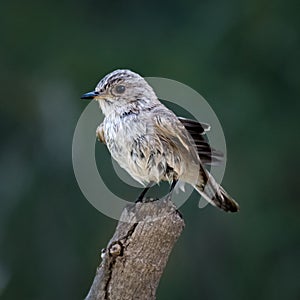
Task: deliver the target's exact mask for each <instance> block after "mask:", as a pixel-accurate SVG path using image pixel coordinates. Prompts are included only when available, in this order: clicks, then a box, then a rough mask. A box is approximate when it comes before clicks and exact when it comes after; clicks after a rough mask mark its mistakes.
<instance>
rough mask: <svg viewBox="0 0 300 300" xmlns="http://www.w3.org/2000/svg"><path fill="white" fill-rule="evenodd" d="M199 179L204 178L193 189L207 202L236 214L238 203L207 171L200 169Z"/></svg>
mask: <svg viewBox="0 0 300 300" xmlns="http://www.w3.org/2000/svg"><path fill="white" fill-rule="evenodd" d="M203 175H204V176H203ZM200 178H201V179H203V178H204V180H203V181H202V180H201V181H202V182H200V181H199V182H198V183H197V184H196V186H195V188H196V190H197V191H198V192H199V194H200V195H201V196H202V197H203V198H204V199H205V200H206V201H207V202H209V203H210V204H212V205H214V206H217V207H219V208H221V209H223V210H225V211H227V212H228V211H230V212H237V211H238V210H239V205H238V203H237V202H235V201H234V200H233V199H232V198H231V197H230V196H229V195H228V194H227V192H226V191H225V190H224V189H223V188H222V187H221V186H220V185H219V184H218V183H217V182H216V181H215V179H214V178H213V177H212V176H211V175H210V173H209V172H208V171H206V170H204V169H202V168H201V175H200V176H199V179H200Z"/></svg>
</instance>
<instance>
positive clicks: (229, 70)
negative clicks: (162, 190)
mask: <svg viewBox="0 0 300 300" xmlns="http://www.w3.org/2000/svg"><path fill="white" fill-rule="evenodd" d="M298 8H299V2H298V1H293V0H288V1H278V0H275V1H256V0H249V1H233V0H230V1H218V0H213V1H208V0H206V1H184V2H183V1H179V0H178V1H164V2H159V1H148V2H145V3H142V2H141V1H132V2H130V3H129V1H123V2H121V1H114V2H109V1H106V2H104V1H103V2H102V1H95V0H89V1H74V0H73V1H69V0H63V1H62V0H60V1H53V0H52V1H50V0H48V1H34V0H33V1H16V0H12V1H1V4H0V22H1V26H0V36H1V40H0V47H1V48H0V66H1V73H0V77H1V112H0V123H1V150H0V176H1V177H0V182H1V190H0V191H1V196H0V197H1V200H0V247H1V253H0V297H1V299H3V300H6V299H82V298H84V296H85V295H86V294H87V291H88V289H89V287H90V285H91V282H92V279H93V276H94V274H95V270H96V266H97V264H98V263H99V261H100V259H99V250H100V249H101V248H103V247H105V246H106V244H107V242H108V240H109V239H110V237H111V235H112V233H113V232H114V228H115V226H116V221H115V220H112V219H110V218H108V217H106V216H104V215H102V214H101V213H99V212H98V211H97V210H96V209H94V208H93V207H92V206H91V205H90V204H89V202H88V201H87V200H86V199H85V198H84V196H83V195H82V193H81V191H80V189H79V187H78V185H77V182H76V180H75V176H74V173H73V169H72V161H71V145H72V137H73V132H74V128H75V126H76V122H77V120H78V118H79V116H80V114H81V112H82V111H83V109H84V108H85V106H86V105H87V103H86V102H82V101H80V99H79V98H80V96H81V94H82V93H84V92H87V91H89V90H91V89H93V88H94V86H95V84H96V83H97V81H98V80H99V79H100V78H101V77H103V76H104V75H105V74H106V73H108V72H110V71H112V70H114V69H116V68H130V69H132V70H135V71H137V72H138V73H140V74H142V75H143V76H160V77H167V78H171V79H175V80H178V81H180V82H183V83H185V84H187V85H189V86H190V87H192V88H194V89H195V90H197V91H198V92H200V93H201V94H202V95H203V96H204V97H205V98H206V99H207V100H208V102H209V103H210V105H211V106H212V107H213V109H214V110H215V112H216V114H217V115H218V117H219V120H220V121H221V123H222V126H223V129H224V132H225V135H226V139H227V149H228V162H227V169H226V174H225V178H224V180H223V185H224V186H225V187H226V189H227V190H228V191H229V192H230V193H231V194H232V195H233V196H234V197H235V198H236V199H237V200H238V202H239V203H240V205H241V211H240V213H238V214H226V213H224V212H222V211H219V210H217V209H215V208H213V207H211V206H209V207H206V208H205V209H197V201H196V199H197V198H196V197H195V195H194V196H193V197H191V199H190V200H189V201H188V202H187V203H186V204H185V205H184V206H183V207H182V209H181V210H182V212H183V214H184V217H185V221H186V228H185V231H184V233H183V234H182V236H181V238H180V239H179V241H178V243H177V244H176V247H175V248H174V251H173V252H172V255H171V257H170V260H169V263H168V266H167V268H166V271H165V273H164V275H163V278H162V280H161V283H160V286H159V289H158V299H231V300H234V299H300V285H299V278H300V274H299V273H300V272H299V268H300V257H299V253H300V235H299V234H300V232H299V230H300V220H299V209H300V201H299V167H300V164H299V158H298V157H299V150H300V149H299V148H300V146H299V117H298V114H299V94H300V93H299V90H300V85H299V70H300V60H299V53H300V43H299V37H300V30H299V27H300V16H299V9H298ZM98 149H100V150H99V151H103V156H104V159H105V160H108V159H109V155H108V154H107V151H105V149H104V147H102V146H99V147H98ZM99 167H100V168H101V166H99Z"/></svg>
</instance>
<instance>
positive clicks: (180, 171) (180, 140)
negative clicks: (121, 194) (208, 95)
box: [82, 70, 239, 212]
mask: <svg viewBox="0 0 300 300" xmlns="http://www.w3.org/2000/svg"><path fill="white" fill-rule="evenodd" d="M82 98H83V99H95V100H96V101H98V102H99V105H100V108H101V110H102V112H103V113H104V115H105V119H104V121H103V123H102V124H101V125H100V126H99V127H98V128H97V133H96V134H97V136H98V138H99V140H101V141H102V142H105V143H106V145H107V147H108V149H109V151H110V153H111V155H112V157H113V158H114V159H115V160H116V161H117V162H118V163H119V165H120V166H121V167H122V168H124V169H125V170H126V171H127V172H128V173H129V174H130V175H131V176H132V177H133V178H134V179H135V180H137V181H138V182H140V183H142V184H144V185H145V186H147V185H149V184H150V183H153V182H154V183H159V182H160V181H164V180H166V181H169V182H172V181H173V182H174V183H176V182H177V180H178V179H180V180H182V181H184V182H187V183H189V184H191V185H193V186H194V187H195V189H196V190H197V191H198V192H199V193H200V194H201V195H202V196H203V197H204V198H205V199H206V200H207V201H208V202H209V203H211V204H212V205H214V206H217V207H219V208H221V209H223V210H225V211H232V212H235V211H238V209H239V206H238V204H237V203H236V202H235V201H234V200H233V199H232V198H231V197H230V196H229V195H228V194H227V193H226V192H225V190H224V189H223V188H222V187H221V186H220V185H219V184H218V183H217V182H216V181H215V180H214V178H213V177H212V176H211V175H210V173H209V172H208V171H207V170H206V169H205V167H204V165H212V164H220V163H221V162H222V157H223V155H222V153H221V152H220V151H217V150H215V149H212V148H211V147H210V145H209V144H208V142H207V140H206V138H205V133H206V131H208V130H209V129H210V126H209V125H208V124H204V123H199V122H197V121H193V120H189V119H185V118H178V117H177V116H176V115H175V114H174V113H173V112H172V111H171V110H169V109H168V108H167V107H165V106H164V105H163V104H162V103H161V102H160V101H159V100H158V98H157V96H156V94H155V93H154V91H153V89H152V88H151V87H150V85H149V84H148V83H147V82H146V81H145V80H144V79H143V78H142V77H141V76H140V75H138V74H136V73H134V72H132V71H129V70H116V71H114V72H112V73H110V74H108V75H106V76H105V77H104V78H103V79H102V80H101V81H100V82H99V83H98V85H97V86H96V88H95V91H93V92H90V93H87V94H85V95H83V96H82ZM173 187H174V184H172V188H173Z"/></svg>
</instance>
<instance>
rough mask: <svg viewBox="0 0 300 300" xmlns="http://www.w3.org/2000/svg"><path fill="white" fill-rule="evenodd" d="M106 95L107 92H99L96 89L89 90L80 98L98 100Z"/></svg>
mask: <svg viewBox="0 0 300 300" xmlns="http://www.w3.org/2000/svg"><path fill="white" fill-rule="evenodd" d="M105 96H106V95H105V93H99V92H96V91H93V92H89V93H86V94H83V95H82V96H81V97H80V99H84V100H93V99H94V100H98V99H101V98H104V97H105Z"/></svg>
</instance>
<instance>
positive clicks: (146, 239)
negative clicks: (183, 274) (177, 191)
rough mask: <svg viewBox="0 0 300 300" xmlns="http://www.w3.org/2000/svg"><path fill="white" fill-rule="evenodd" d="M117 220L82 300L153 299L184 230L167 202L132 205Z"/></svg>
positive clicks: (159, 201) (181, 221)
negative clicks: (89, 287) (171, 254)
mask: <svg viewBox="0 0 300 300" xmlns="http://www.w3.org/2000/svg"><path fill="white" fill-rule="evenodd" d="M148 201H149V200H148ZM120 220H121V221H119V223H118V226H117V229H116V231H115V233H114V235H113V237H112V238H111V240H110V241H109V243H108V246H107V248H106V249H104V250H103V253H102V259H103V260H102V262H101V264H100V266H99V267H98V269H97V272H96V276H95V278H94V281H93V284H92V286H91V289H90V291H89V293H88V295H87V297H86V300H100V299H101V300H102V299H106V300H119V299H120V300H125V299H128V300H129V299H141V300H142V299H143V300H144V299H145V300H152V299H156V297H155V294H156V289H157V286H158V284H159V280H160V278H161V275H162V273H163V270H164V268H165V266H166V263H167V260H168V257H169V255H170V253H171V250H172V248H173V246H174V244H175V242H176V240H177V239H178V237H179V236H180V234H181V232H182V230H183V228H184V221H183V219H182V217H181V215H180V213H179V212H178V211H177V209H176V207H175V205H174V204H173V203H172V201H171V200H170V199H164V200H158V201H152V202H146V203H136V204H132V205H130V206H128V207H126V208H125V209H124V211H123V212H122V215H121V218H120Z"/></svg>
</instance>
